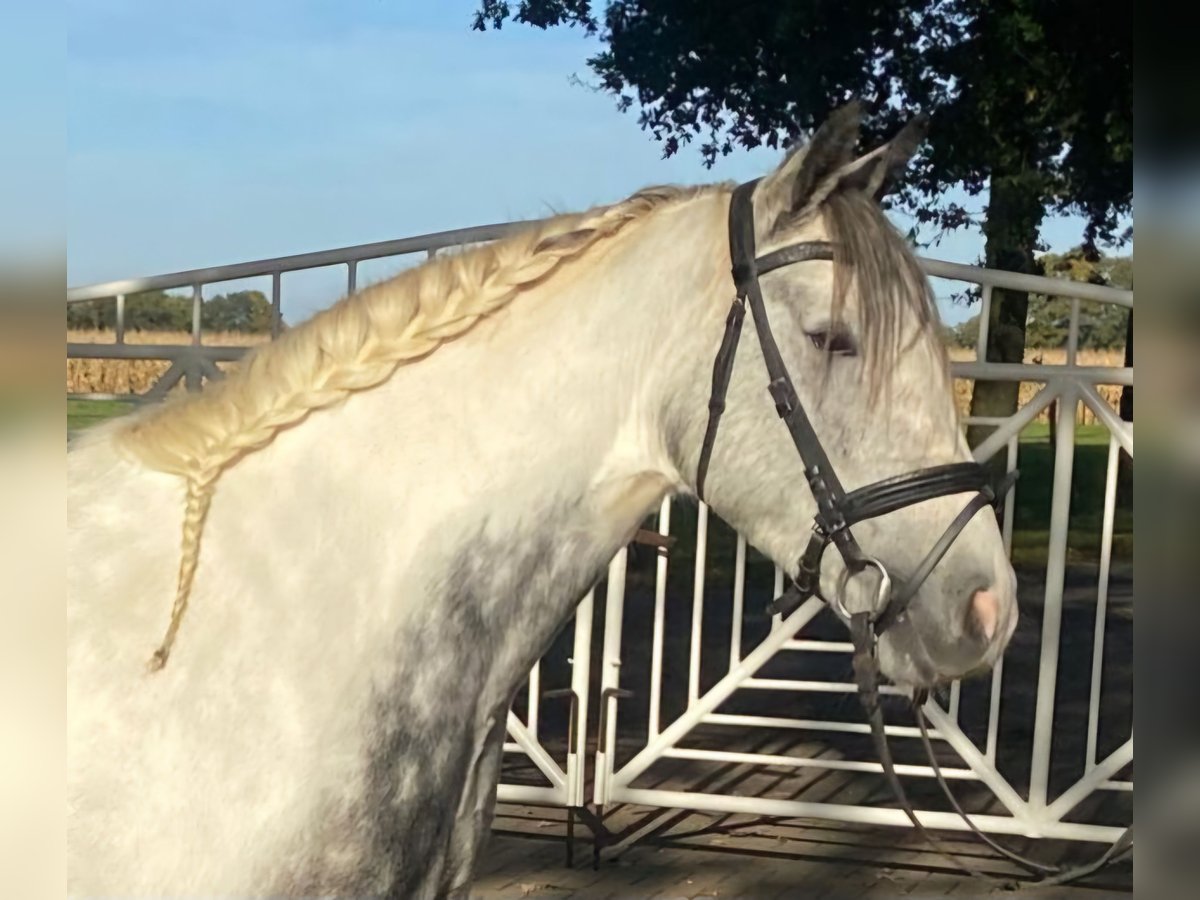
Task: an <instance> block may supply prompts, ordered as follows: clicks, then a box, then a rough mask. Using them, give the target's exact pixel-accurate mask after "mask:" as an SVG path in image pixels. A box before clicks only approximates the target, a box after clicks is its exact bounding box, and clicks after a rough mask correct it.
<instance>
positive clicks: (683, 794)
mask: <svg viewBox="0 0 1200 900" xmlns="http://www.w3.org/2000/svg"><path fill="white" fill-rule="evenodd" d="M611 799H612V802H614V803H636V804H638V805H640V806H654V807H666V808H668V809H687V810H696V811H697V812H714V813H749V814H751V815H762V816H771V817H774V818H781V819H832V820H834V821H838V822H857V823H860V824H863V825H898V826H901V827H906V828H911V827H912V823H911V822H909V820H908V817H907V816H906V815H905V814H904V811H903V810H900V809H890V808H887V807H879V806H850V805H848V804H845V803H814V802H811V801H804V800H779V799H775V798H769V797H730V796H721V795H718V794H703V793H699V792H697V791H661V790H655V789H652V788H630V787H621V786H620V785H615V786H614V787H613V789H612V798H611ZM916 816H917V820H918V821H919V822H920V823H921V824H922V825H923V826H925V827H926V828H938V829H944V830H946V831H966V830H967V825H966V823H964V822H963V821H962V820H961V819H960V818H959V817H958V816H957V814H955V813H951V812H933V811H930V810H926V809H918V810H916ZM969 818H970V820H971V821H972V822H973V823H974V824H975V827H977V828H978V829H979V830H981V831H987V832H991V833H993V834H1018V835H1024V836H1026V837H1048V838H1060V839H1063V840H1070V841H1095V842H1097V843H1106V844H1107V843H1112V842H1113V841H1115V840H1116V839H1117V838H1118V837H1120V836H1121V834H1122V833H1123V832H1124V831H1125V829H1124V828H1120V827H1111V826H1107V825H1082V824H1078V823H1074V822H1046V823H1036V822H1030V821H1026V820H1022V819H1015V818H1013V817H1011V816H991V815H971V816H970V817H969Z"/></svg>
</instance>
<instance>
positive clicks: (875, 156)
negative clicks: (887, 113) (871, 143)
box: [836, 115, 929, 200]
mask: <svg viewBox="0 0 1200 900" xmlns="http://www.w3.org/2000/svg"><path fill="white" fill-rule="evenodd" d="M928 133H929V117H928V116H926V115H919V116H917V117H916V118H914V119H913V120H912V121H910V122H909V123H908V124H907V125H905V126H904V127H903V128H901V129H900V131H899V133H897V135H896V136H895V137H894V138H892V139H891V140H890V141H888V142H887V143H886V144H884V145H883V146H882V147H880V148H879V149H878V150H876V151H874V152H873V153H870V154H868V155H867V156H865V157H863V158H862V159H861V160H859V161H858V162H856V163H854V164H853V165H852V166H849V167H847V169H846V170H844V171H842V172H839V173H838V175H837V178H836V184H837V187H838V188H842V189H845V188H850V189H854V190H860V191H862V192H863V193H864V194H867V195H868V196H870V197H874V198H875V199H876V200H879V199H881V198H882V197H883V196H884V195H885V194H887V192H888V191H889V190H891V188H892V186H893V185H894V184H895V181H896V179H897V178H898V177H899V176H900V175H901V173H903V172H904V170H905V169H906V168H908V164H909V162H911V161H912V158H913V156H915V155H916V152H917V148H918V147H920V146H921V143H922V142H923V141H924V140H925V136H926V135H927V134H928Z"/></svg>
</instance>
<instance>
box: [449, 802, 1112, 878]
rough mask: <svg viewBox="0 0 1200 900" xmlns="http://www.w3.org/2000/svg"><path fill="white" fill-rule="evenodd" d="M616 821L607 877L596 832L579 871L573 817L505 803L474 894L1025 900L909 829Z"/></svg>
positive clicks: (615, 817)
mask: <svg viewBox="0 0 1200 900" xmlns="http://www.w3.org/2000/svg"><path fill="white" fill-rule="evenodd" d="M606 824H607V825H608V826H609V827H610V828H614V829H620V830H621V831H622V832H625V833H626V838H625V840H624V841H622V842H621V843H620V844H618V845H616V846H613V847H606V848H605V849H604V851H603V853H602V857H601V862H600V864H599V868H596V869H593V867H592V844H591V837H590V833H589V831H588V830H587V829H586V828H585V827H583V826H581V825H579V824H576V827H575V832H576V842H575V851H574V860H573V865H572V866H571V867H569V868H568V867H567V865H566V841H565V833H566V828H565V821H564V813H563V811H562V810H556V809H544V808H535V807H527V806H514V805H508V804H501V805H500V807H498V809H497V817H496V822H495V829H494V831H493V836H492V841H491V844H490V845H489V848H488V850H487V852H486V854H485V858H484V860H483V864H482V866H481V871H480V874H479V877H478V879H477V882H476V885H475V889H474V891H473V892H472V897H473V898H477V900H497V898H531V900H550V898H566V897H571V898H597V900H599V898H651V897H654V898H674V897H680V898H682V897H687V898H701V897H704V898H713V897H722V898H723V897H730V898H737V897H747V898H756V900H757V898H763V900H771V898H784V897H799V898H807V900H827V898H828V900H832V898H849V897H871V898H883V897H913V898H923V897H944V896H955V897H983V896H993V895H996V896H998V895H1001V894H1006V895H1009V896H1014V895H1011V894H1009V892H1007V891H1005V890H1003V889H1002V888H999V887H994V888H993V887H989V886H988V885H986V884H981V883H980V882H977V881H975V880H974V879H971V878H968V877H966V876H964V875H961V874H957V873H955V872H953V871H952V870H951V869H950V868H949V866H948V865H947V864H946V863H945V862H943V861H942V860H941V859H940V858H939V857H937V856H934V855H932V854H930V853H928V852H925V851H924V850H923V848H922V846H921V844H920V842H919V841H918V840H917V839H916V837H915V835H912V834H911V833H910V832H908V831H907V830H903V829H872V828H860V827H855V826H844V825H839V824H835V823H829V822H816V821H801V820H786V821H783V820H767V819H762V818H759V817H752V816H717V815H709V814H703V813H686V812H679V811H671V810H647V809H644V808H640V807H639V808H634V807H618V808H617V809H616V810H615V811H614V812H613V813H612V814H611V815H610V816H608V817H606ZM1010 842H1012V840H1011V839H1010ZM948 843H949V845H950V846H951V848H952V849H955V850H956V851H962V852H964V853H966V854H968V858H970V859H971V860H972V861H973V862H974V863H975V864H976V865H977V866H978V867H979V868H981V869H983V870H985V871H987V872H990V873H993V874H995V875H998V876H1001V877H1005V876H1007V877H1011V876H1012V875H1013V874H1014V873H1015V872H1016V871H1017V870H1015V869H1013V868H1012V867H1011V866H1009V865H1008V864H1007V863H1005V862H1004V861H1003V860H999V859H998V858H997V857H995V856H993V855H992V854H990V852H981V851H980V849H979V847H978V845H975V844H972V843H970V842H969V841H966V840H955V839H950V840H949V841H948ZM1012 843H1014V846H1017V847H1018V849H1026V850H1027V849H1028V848H1023V847H1020V846H1019V845H1017V844H1016V843H1015V842H1012ZM1096 849H1097V848H1096V847H1094V846H1092V845H1077V844H1076V845H1072V844H1067V843H1065V842H1064V843H1061V844H1058V845H1057V846H1056V847H1054V848H1051V847H1049V846H1048V845H1047V844H1046V843H1045V842H1043V843H1042V845H1040V846H1039V848H1038V857H1039V858H1041V859H1051V858H1054V855H1053V854H1054V852H1055V851H1057V852H1058V853H1060V854H1066V855H1065V856H1062V857H1060V858H1061V859H1062V860H1063V861H1066V860H1067V859H1070V858H1072V856H1073V858H1075V859H1080V858H1086V857H1089V856H1091V855H1092V854H1094V853H1095V852H1096ZM1132 881H1133V876H1132V864H1131V863H1129V862H1124V863H1121V864H1119V865H1118V866H1115V867H1113V868H1111V869H1109V870H1107V871H1106V872H1105V873H1104V874H1103V875H1102V876H1100V877H1093V878H1092V879H1090V883H1089V884H1088V885H1087V886H1073V887H1069V888H1064V887H1058V888H1032V889H1026V890H1024V891H1021V892H1020V893H1019V894H1016V895H1015V896H1018V897H1029V898H1050V897H1065V898H1069V900H1093V898H1094V900H1101V898H1110V897H1128V896H1131V895H1132Z"/></svg>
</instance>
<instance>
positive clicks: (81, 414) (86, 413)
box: [67, 398, 135, 431]
mask: <svg viewBox="0 0 1200 900" xmlns="http://www.w3.org/2000/svg"><path fill="white" fill-rule="evenodd" d="M134 408H135V407H134V404H133V403H129V402H127V401H124V400H76V399H71V398H68V399H67V431H78V430H80V429H81V428H87V427H88V426H89V425H96V424H98V423H100V422H103V421H105V420H106V419H111V418H113V417H114V416H119V415H122V414H124V413H127V412H129V411H131V410H132V409H134Z"/></svg>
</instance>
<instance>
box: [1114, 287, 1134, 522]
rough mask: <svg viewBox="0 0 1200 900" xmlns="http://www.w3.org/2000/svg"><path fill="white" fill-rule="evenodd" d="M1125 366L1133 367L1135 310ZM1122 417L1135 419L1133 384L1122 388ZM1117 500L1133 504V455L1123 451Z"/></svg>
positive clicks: (1129, 327) (1119, 460)
mask: <svg viewBox="0 0 1200 900" xmlns="http://www.w3.org/2000/svg"><path fill="white" fill-rule="evenodd" d="M1125 368H1127V369H1132V368H1133V310H1132V309H1131V310H1130V311H1129V322H1128V323H1127V324H1126V325H1125ZM1120 413H1121V418H1122V419H1123V420H1124V421H1126V422H1132V421H1133V385H1132V384H1130V385H1126V386H1125V387H1123V388H1122V389H1121V403H1120ZM1117 502H1118V504H1119V505H1121V506H1130V507H1132V506H1133V457H1131V456H1129V454H1127V453H1124V452H1123V453H1121V455H1120V456H1119V457H1118V458H1117Z"/></svg>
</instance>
